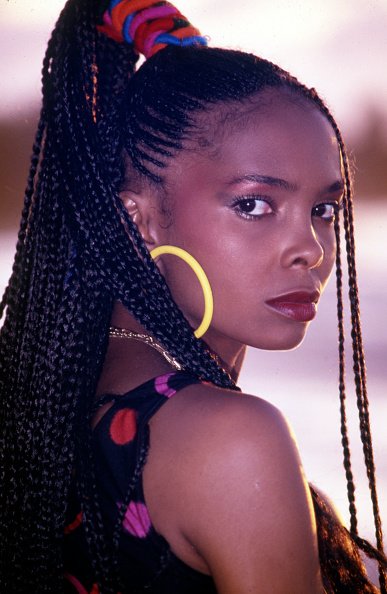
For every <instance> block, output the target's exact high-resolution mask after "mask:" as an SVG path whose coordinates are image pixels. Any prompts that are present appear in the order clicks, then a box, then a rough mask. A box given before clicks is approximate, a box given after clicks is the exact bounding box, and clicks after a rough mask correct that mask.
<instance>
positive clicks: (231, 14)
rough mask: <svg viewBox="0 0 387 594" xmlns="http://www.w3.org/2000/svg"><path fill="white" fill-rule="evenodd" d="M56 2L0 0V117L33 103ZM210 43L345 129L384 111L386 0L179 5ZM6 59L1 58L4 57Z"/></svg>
mask: <svg viewBox="0 0 387 594" xmlns="http://www.w3.org/2000/svg"><path fill="white" fill-rule="evenodd" d="M63 4H64V2H63V0H50V1H47V0H34V2H31V0H0V25H1V37H0V55H1V56H3V59H2V60H1V61H0V80H1V81H2V82H1V98H0V117H4V116H5V117H8V116H12V114H15V115H16V114H18V113H19V114H20V113H23V112H25V111H26V109H28V108H29V107H31V105H35V104H37V103H38V100H39V93H40V82H39V78H40V76H39V72H40V67H41V61H42V58H43V54H44V48H45V44H46V42H47V39H48V37H49V33H50V30H51V29H52V27H53V25H54V23H55V20H56V17H57V15H58V14H59V11H60V9H61V7H62V6H63ZM179 7H180V8H181V10H182V12H183V13H184V12H185V13H186V14H188V16H189V18H190V20H191V21H192V22H193V23H194V24H195V25H196V26H198V27H199V28H200V29H201V31H202V33H203V34H205V35H208V36H209V37H210V43H211V44H212V45H219V46H222V47H233V48H241V49H245V50H249V51H252V52H254V53H256V54H258V55H260V56H262V57H265V58H268V59H270V60H272V61H275V62H277V63H278V64H279V65H280V66H282V67H284V68H286V69H289V70H290V71H291V72H292V73H293V74H295V75H296V76H298V77H299V78H300V79H301V80H302V81H303V82H305V83H306V84H307V85H308V86H314V87H315V88H317V90H318V91H319V92H320V94H321V95H322V96H323V98H325V99H326V100H327V101H328V104H329V105H330V107H331V108H332V110H333V112H334V114H335V115H336V117H337V118H338V120H339V122H340V123H341V124H342V126H343V127H344V129H345V130H349V131H351V130H352V129H353V127H355V128H356V129H357V128H361V127H362V126H363V125H364V123H365V121H366V115H367V111H366V110H367V107H368V106H369V105H375V106H379V107H380V109H387V108H386V106H387V77H386V76H385V75H384V70H385V65H386V64H387V0H240V1H239V2H231V1H229V0H190V1H189V2H184V1H183V0H181V2H180V3H179ZM5 57H6V59H4V58H5Z"/></svg>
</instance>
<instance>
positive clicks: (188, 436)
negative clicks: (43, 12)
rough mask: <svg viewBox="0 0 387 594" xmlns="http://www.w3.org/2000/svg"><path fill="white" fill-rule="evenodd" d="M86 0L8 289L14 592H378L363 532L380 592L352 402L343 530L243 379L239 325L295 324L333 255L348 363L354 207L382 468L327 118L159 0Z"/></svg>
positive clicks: (292, 340) (291, 82)
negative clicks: (364, 532)
mask: <svg viewBox="0 0 387 594" xmlns="http://www.w3.org/2000/svg"><path fill="white" fill-rule="evenodd" d="M95 4H96V3H95V2H92V1H91V0H70V2H68V4H67V5H66V7H65V9H64V11H63V13H62V15H61V17H60V19H59V21H58V23H57V26H56V28H55V30H54V32H53V36H52V38H51V40H50V42H49V46H48V50H47V54H46V58H45V62H44V66H43V89H44V99H43V107H42V113H41V119H40V122H39V127H38V132H37V137H36V142H35V144H34V153H33V157H32V165H31V171H30V176H29V180H28V187H27V191H26V200H25V206H24V210H23V215H22V223H21V228H20V233H19V242H18V247H17V254H16V258H15V264H14V269H13V275H12V278H11V280H10V283H9V286H8V288H7V290H6V293H5V296H4V298H3V302H2V308H3V309H4V308H5V306H6V308H7V312H6V319H5V322H4V326H3V329H2V336H1V361H2V363H1V372H2V373H1V390H2V394H3V403H4V404H3V407H2V413H3V423H2V428H3V431H2V449H1V451H2V476H3V480H4V485H5V488H4V490H3V493H2V497H3V500H2V510H3V515H2V521H1V537H2V543H3V549H4V551H3V553H4V554H3V557H2V585H3V589H4V590H5V591H7V592H27V591H28V592H31V591H32V592H61V591H66V592H83V593H84V592H93V593H94V594H95V593H96V592H100V593H101V594H102V593H108V592H115V593H117V592H146V591H149V592H154V593H161V592H163V593H165V592H170V593H175V592H176V593H181V594H182V593H189V592H201V593H205V592H212V593H214V592H218V593H220V594H236V593H238V594H245V593H247V592H254V593H255V592H256V593H260V592H265V593H266V592H271V593H273V594H276V593H278V594H280V593H285V592H286V593H288V594H291V593H297V594H303V593H308V594H311V593H313V594H314V593H316V594H317V593H321V592H323V591H326V592H375V591H376V588H374V587H373V586H372V585H371V584H370V583H369V581H368V579H367V576H366V574H365V572H364V568H363V566H362V563H361V561H360V557H359V553H358V550H357V548H356V545H355V541H356V542H357V543H358V544H360V545H362V546H363V548H365V549H367V551H368V553H370V554H371V555H373V556H376V557H378V559H379V561H380V567H381V587H382V591H385V586H384V585H383V584H384V579H385V578H384V576H383V573H382V572H383V569H382V568H383V567H385V559H384V556H383V555H382V549H381V530H380V521H379V519H378V513H377V500H376V499H375V501H374V506H375V513H376V521H377V528H378V529H379V533H378V534H379V540H380V542H379V549H380V550H379V553H378V552H377V551H374V550H373V549H372V547H370V546H369V545H368V544H367V543H365V542H364V541H362V540H361V539H359V538H358V537H357V534H356V510H355V508H354V501H353V483H352V480H351V475H350V463H349V451H348V445H347V442H346V428H345V423H343V427H342V431H343V441H344V446H345V454H346V466H347V475H348V481H349V483H348V484H349V494H350V503H351V511H352V526H351V529H352V531H351V532H352V536H351V535H350V534H349V533H348V532H347V531H346V530H345V528H343V527H342V526H341V525H340V523H339V521H338V520H337V518H336V517H335V514H334V512H333V511H332V510H331V509H330V507H329V505H328V504H327V502H325V501H324V499H323V498H321V497H320V496H319V495H318V493H317V492H316V491H315V490H314V489H311V490H310V489H309V487H308V486H307V483H306V482H305V478H304V476H303V472H302V467H301V463H300V461H299V457H298V453H297V450H296V447H295V445H294V442H293V438H292V435H291V432H290V430H289V428H288V426H287V424H286V422H285V421H284V419H283V417H282V415H281V413H280V412H279V411H278V410H276V409H275V408H274V407H273V406H271V405H270V404H269V403H267V402H265V401H264V400H261V399H258V398H256V397H252V396H249V395H246V394H242V395H241V394H240V393H239V392H236V390H237V388H236V381H237V379H238V374H239V371H240V368H241V365H242V362H243V357H244V352H245V348H246V345H251V346H255V347H257V348H264V349H274V350H275V349H281V350H282V349H290V348H294V347H295V346H297V345H298V344H299V343H300V342H301V341H302V339H303V337H304V335H305V332H306V330H307V326H308V324H309V322H310V321H311V320H312V319H313V318H314V316H315V314H316V309H317V303H318V300H319V297H320V295H321V292H322V291H323V289H324V287H325V284H326V282H327V280H328V277H329V275H330V273H331V270H332V267H333V265H334V262H335V260H336V261H337V265H338V268H337V279H338V289H339V291H338V294H339V314H340V315H339V320H340V327H341V333H340V337H341V343H340V344H341V349H340V364H341V371H342V372H343V341H342V316H341V299H340V291H341V268H340V255H339V254H337V248H336V242H337V237H338V233H339V225H338V220H339V219H338V211H339V210H340V209H341V208H343V210H344V220H345V229H346V235H347V236H346V240H347V248H348V253H349V273H350V283H351V291H352V293H351V296H352V301H353V312H352V317H353V326H354V331H353V336H354V338H353V341H354V352H355V362H356V361H357V366H358V369H357V377H358V396H359V402H360V405H361V409H362V414H363V438H364V443H365V447H366V451H367V452H368V471H369V476H370V480H371V482H372V481H374V479H373V464H372V449H371V447H370V436H369V424H368V423H367V406H366V404H367V402H366V393H365V387H364V365H363V359H362V352H361V337H360V327H359V318H358V311H357V293H356V276H355V270H354V264H353V235H352V229H351V226H352V218H351V217H352V211H351V193H350V180H349V174H348V164H347V158H346V153H345V149H344V145H343V142H342V139H341V135H340V132H339V130H338V128H337V125H336V124H335V122H334V120H333V118H332V117H331V115H330V114H329V111H328V110H327V108H326V107H325V105H324V104H323V102H322V101H321V100H320V99H319V97H318V96H317V94H316V93H315V91H314V90H309V89H307V88H306V87H304V86H302V85H301V84H300V83H299V82H298V81H297V80H296V79H294V78H293V77H291V76H290V75H289V74H288V73H286V72H284V71H282V70H281V69H280V68H278V67H277V66H274V65H273V64H271V63H269V62H267V61H264V60H261V59H258V58H255V57H254V56H251V55H249V54H244V53H242V52H234V51H226V50H220V49H209V48H207V47H205V39H204V38H203V37H201V35H200V33H199V32H198V31H197V30H196V29H194V28H193V27H192V26H191V25H189V23H188V22H187V20H186V19H185V17H183V16H182V15H181V14H180V13H179V12H178V10H177V9H176V8H174V7H172V6H171V5H170V4H167V3H164V2H153V1H152V0H126V1H125V0H124V1H121V2H117V0H114V1H112V2H111V3H110V5H109V6H108V7H107V6H106V5H104V3H101V5H100V6H98V7H96V6H95ZM123 41H127V42H128V43H126V44H125V43H123ZM138 52H141V53H143V54H144V55H145V56H146V57H148V58H149V60H148V61H147V62H145V64H143V65H142V66H141V68H140V69H138V71H137V72H136V73H135V74H133V70H134V65H135V62H136V60H137V57H138ZM171 246H172V247H171ZM194 272H195V273H196V275H197V278H196V277H195V274H194ZM198 280H199V282H198ZM203 295H204V299H203ZM203 309H204V312H205V314H204V316H203ZM202 337H203V338H202ZM341 395H342V401H344V386H343V384H342V386H341ZM175 396H176V397H175ZM343 418H345V417H344V416H343ZM367 448H368V449H367ZM312 496H313V503H312ZM375 497H376V494H375ZM313 505H314V509H315V511H314V509H313ZM316 519H317V525H318V531H319V534H318V539H317V536H316ZM319 558H320V561H319Z"/></svg>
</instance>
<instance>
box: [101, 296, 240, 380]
mask: <svg viewBox="0 0 387 594" xmlns="http://www.w3.org/2000/svg"><path fill="white" fill-rule="evenodd" d="M111 326H116V327H118V328H126V329H127V330H131V331H133V332H140V333H147V331H146V330H145V329H144V327H143V326H142V325H141V324H140V323H139V322H138V321H137V320H136V319H135V318H134V317H133V316H132V314H131V313H129V312H128V310H127V309H126V308H125V307H124V306H123V305H122V303H120V302H118V301H117V302H115V304H114V307H113V312H112V316H111ZM203 340H204V342H205V343H206V345H207V347H208V350H209V351H210V353H212V354H213V355H214V356H215V357H216V358H217V359H218V360H219V362H220V365H221V366H222V367H223V368H224V369H225V371H227V373H229V374H230V376H231V377H232V379H233V380H234V381H235V382H236V381H237V380H238V377H239V373H240V370H241V367H242V363H243V359H244V356H245V352H246V346H245V345H242V344H240V343H236V342H235V341H231V340H230V339H229V338H228V337H223V336H219V335H215V333H214V332H211V330H209V331H208V333H206V334H205V335H204V337H203ZM135 344H138V343H135ZM145 349H146V350H148V351H149V350H152V349H149V347H145ZM143 352H145V351H143ZM149 356H152V359H151V360H152V361H153V359H154V354H153V355H151V354H150V353H149Z"/></svg>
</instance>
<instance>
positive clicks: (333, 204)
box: [312, 202, 343, 224]
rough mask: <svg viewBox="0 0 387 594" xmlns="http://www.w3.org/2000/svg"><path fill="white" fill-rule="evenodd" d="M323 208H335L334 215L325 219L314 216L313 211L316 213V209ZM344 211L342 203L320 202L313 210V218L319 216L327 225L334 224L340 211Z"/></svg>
mask: <svg viewBox="0 0 387 594" xmlns="http://www.w3.org/2000/svg"><path fill="white" fill-rule="evenodd" d="M321 206H332V207H333V214H332V216H330V217H328V218H324V217H323V216H321V215H314V214H313V211H315V210H316V209H318V208H319V207H321ZM342 209H343V204H342V203H340V204H338V203H337V202H320V204H316V206H314V207H313V208H312V216H318V217H319V218H320V219H321V220H322V221H324V222H325V223H328V224H331V223H333V222H334V220H335V218H336V217H337V215H338V214H339V212H340V210H342Z"/></svg>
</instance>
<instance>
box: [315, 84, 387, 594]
mask: <svg viewBox="0 0 387 594" xmlns="http://www.w3.org/2000/svg"><path fill="white" fill-rule="evenodd" d="M310 94H311V96H312V97H313V100H314V101H315V103H316V104H317V105H318V106H319V108H320V110H321V111H322V113H324V115H325V116H326V117H327V119H328V121H329V122H330V124H331V126H332V128H333V130H334V132H335V135H336V138H337V141H338V145H339V148H340V154H341V158H342V164H343V171H344V182H345V192H344V200H343V219H344V234H345V244H346V253H347V265H348V286H349V302H350V311H351V327H352V330H351V338H352V353H353V372H354V380H355V387H356V396H357V407H358V411H359V421H360V437H361V442H362V445H363V453H364V460H365V466H366V471H367V477H368V484H369V489H370V495H371V501H372V510H373V517H374V525H375V537H376V544H377V550H378V551H379V553H380V554H381V555H382V557H381V558H382V559H383V561H380V562H379V583H380V589H381V593H382V594H386V592H387V572H386V561H385V554H384V545H383V533H382V523H381V518H380V511H379V504H378V496H377V489H376V471H375V463H374V457H373V447H372V437H371V426H370V418H369V402H368V396H367V386H366V368H365V357H364V349H363V342H362V333H361V323H360V308H359V295H358V286H357V272H356V264H355V239H354V221H353V202H352V184H351V175H350V167H349V162H348V156H347V151H346V148H345V144H344V141H343V138H342V135H341V132H340V129H339V128H338V126H337V124H336V122H335V120H334V118H333V116H332V114H331V113H330V111H329V110H328V108H327V107H326V105H325V104H324V103H323V102H322V100H321V99H320V98H319V97H318V95H317V94H316V93H315V91H314V89H312V90H311V91H310ZM336 244H337V249H338V258H337V260H338V259H339V256H340V236H339V229H338V225H337V226H336ZM336 270H337V276H336V278H337V293H338V320H339V362H340V378H339V382H340V387H339V390H340V413H341V432H342V444H343V452H344V467H345V470H346V477H347V493H348V500H349V509H350V521H351V533H352V535H353V537H354V539H355V541H356V542H357V544H358V546H360V547H361V548H363V550H364V551H365V552H366V553H367V554H368V552H369V550H370V547H369V545H368V543H367V545H366V546H365V547H363V543H365V542H366V541H364V539H360V538H359V537H358V534H357V514H356V506H355V497H354V490H355V485H354V480H353V475H352V471H351V466H350V457H349V447H348V432H347V428H346V413H345V406H344V401H345V392H344V391H343V388H344V381H343V380H344V377H343V376H344V332H343V320H342V299H341V297H340V295H339V293H340V292H341V284H342V283H341V264H340V263H339V265H338V266H337V269H336ZM371 556H372V555H371Z"/></svg>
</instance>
